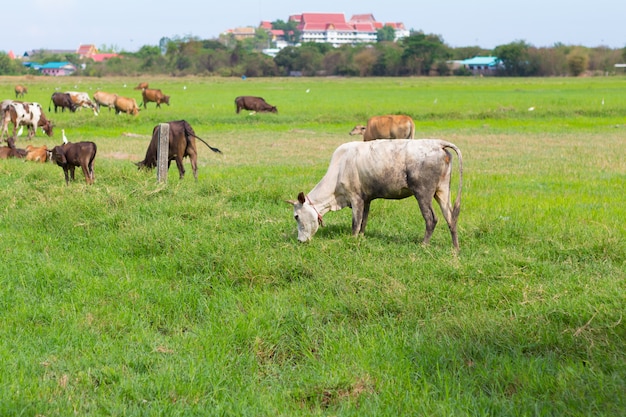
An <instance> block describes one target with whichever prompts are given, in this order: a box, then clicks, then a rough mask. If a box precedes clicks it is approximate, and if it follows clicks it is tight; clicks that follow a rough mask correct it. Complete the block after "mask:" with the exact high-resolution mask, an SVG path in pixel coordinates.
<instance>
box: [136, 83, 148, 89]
mask: <svg viewBox="0 0 626 417" xmlns="http://www.w3.org/2000/svg"><path fill="white" fill-rule="evenodd" d="M144 88H148V83H145V82H144V83H139V84H137V87H135V88H134V90H143V89H144Z"/></svg>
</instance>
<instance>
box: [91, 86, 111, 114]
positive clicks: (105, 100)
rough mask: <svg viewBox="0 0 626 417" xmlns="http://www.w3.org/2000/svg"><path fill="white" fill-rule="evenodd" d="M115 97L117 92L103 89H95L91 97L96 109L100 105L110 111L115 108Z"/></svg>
mask: <svg viewBox="0 0 626 417" xmlns="http://www.w3.org/2000/svg"><path fill="white" fill-rule="evenodd" d="M116 98H117V94H113V93H106V92H104V91H96V92H95V93H94V95H93V99H94V101H95V102H96V107H97V108H98V110H99V109H100V106H105V107H108V108H109V111H111V109H114V108H115V99H116Z"/></svg>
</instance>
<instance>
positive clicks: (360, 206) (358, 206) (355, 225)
mask: <svg viewBox="0 0 626 417" xmlns="http://www.w3.org/2000/svg"><path fill="white" fill-rule="evenodd" d="M351 204H352V235H353V236H357V235H358V234H359V233H360V232H361V225H362V224H363V210H364V202H363V200H361V198H354V199H353V200H352V202H351Z"/></svg>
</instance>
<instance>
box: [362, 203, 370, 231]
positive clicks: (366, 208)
mask: <svg viewBox="0 0 626 417" xmlns="http://www.w3.org/2000/svg"><path fill="white" fill-rule="evenodd" d="M370 203H371V201H366V202H364V203H363V219H362V220H361V230H360V232H361V233H365V226H367V217H368V216H369V214H370Z"/></svg>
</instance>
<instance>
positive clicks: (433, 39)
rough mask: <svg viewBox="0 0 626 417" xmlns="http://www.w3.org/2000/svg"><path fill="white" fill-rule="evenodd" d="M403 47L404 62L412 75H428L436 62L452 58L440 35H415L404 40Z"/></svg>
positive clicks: (421, 33) (419, 33)
mask: <svg viewBox="0 0 626 417" xmlns="http://www.w3.org/2000/svg"><path fill="white" fill-rule="evenodd" d="M402 46H403V48H404V51H403V53H402V60H403V62H404V64H405V66H406V69H407V70H408V72H409V73H410V74H422V75H428V73H429V72H430V69H431V68H432V66H433V64H434V62H435V61H437V60H440V59H444V60H445V59H447V58H448V57H449V56H450V52H449V50H448V47H447V46H446V45H445V44H444V43H443V39H442V38H441V36H439V35H433V34H429V35H426V34H425V33H423V32H418V33H414V34H411V36H409V37H406V38H404V39H403V40H402Z"/></svg>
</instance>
